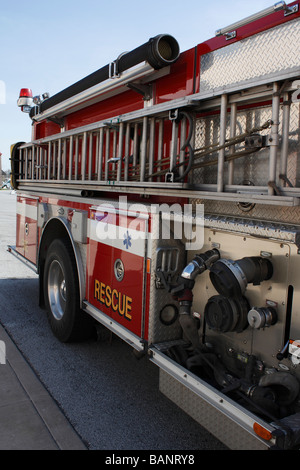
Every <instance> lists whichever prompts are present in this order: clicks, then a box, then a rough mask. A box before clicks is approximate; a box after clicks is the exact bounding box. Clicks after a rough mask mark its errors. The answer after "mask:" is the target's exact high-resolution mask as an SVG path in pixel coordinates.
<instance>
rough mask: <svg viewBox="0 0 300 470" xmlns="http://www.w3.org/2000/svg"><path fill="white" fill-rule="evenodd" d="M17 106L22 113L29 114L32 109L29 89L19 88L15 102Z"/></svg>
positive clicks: (31, 97)
mask: <svg viewBox="0 0 300 470" xmlns="http://www.w3.org/2000/svg"><path fill="white" fill-rule="evenodd" d="M17 103H18V106H19V107H20V108H21V111H23V112H24V113H29V112H30V110H31V108H32V103H33V96H32V91H31V90H30V88H21V91H20V95H19V99H18V101H17Z"/></svg>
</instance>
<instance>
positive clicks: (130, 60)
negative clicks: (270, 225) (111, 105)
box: [39, 34, 180, 112]
mask: <svg viewBox="0 0 300 470" xmlns="http://www.w3.org/2000/svg"><path fill="white" fill-rule="evenodd" d="M179 54H180V50H179V45H178V43H177V41H176V39H174V38H173V37H172V36H170V35H168V34H160V35H158V36H155V37H154V38H151V39H149V41H148V42H146V43H145V44H143V45H141V46H139V47H137V48H136V49H134V50H133V51H131V52H127V53H125V54H122V55H121V56H120V57H119V58H118V59H117V60H116V71H117V73H122V72H124V71H125V70H128V69H130V68H131V67H133V66H135V65H137V64H139V63H141V62H144V61H146V62H148V63H149V64H150V65H151V67H153V68H154V69H156V70H158V69H160V68H162V67H165V66H167V65H170V64H172V63H174V62H175V61H176V60H177V59H178V57H179ZM108 78H110V64H107V65H105V66H104V67H102V68H100V69H99V70H97V71H96V72H93V73H91V74H90V75H88V76H87V77H85V78H82V79H81V80H79V81H78V82H76V83H74V84H73V85H70V86H69V87H68V88H65V89H64V90H62V91H60V92H59V93H57V94H56V95H53V96H52V97H50V98H48V99H47V100H45V101H43V103H41V105H40V110H39V111H40V112H43V111H46V110H47V109H49V108H52V106H55V105H57V104H58V103H61V102H62V101H65V100H67V99H68V98H71V97H72V96H74V95H77V94H78V93H81V92H83V91H85V90H87V89H88V88H91V87H92V86H94V85H97V84H98V83H101V82H103V81H104V80H107V79H108Z"/></svg>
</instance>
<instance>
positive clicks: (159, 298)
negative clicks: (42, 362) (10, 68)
mask: <svg viewBox="0 0 300 470" xmlns="http://www.w3.org/2000/svg"><path fill="white" fill-rule="evenodd" d="M299 57H300V12H299V3H298V2H294V3H291V4H289V5H286V4H285V2H279V3H276V4H275V5H274V6H272V7H270V8H267V9H265V10H263V11H260V12H259V13H257V14H254V15H252V16H251V17H248V18H246V19H244V20H241V21H239V22H237V23H235V24H232V25H230V26H229V27H227V28H223V29H220V30H218V31H217V32H216V35H215V37H213V38H212V39H210V40H208V41H206V42H203V43H201V44H198V45H196V46H195V47H194V48H192V49H190V50H187V51H185V52H180V50H179V46H178V43H177V41H176V39H175V38H173V37H172V36H170V35H167V34H162V35H159V36H156V37H154V38H151V39H150V40H149V41H148V42H146V43H145V44H143V45H142V46H140V47H137V48H136V49H134V50H133V51H131V52H127V53H124V54H121V55H120V56H119V57H118V58H117V59H116V60H114V61H112V62H111V63H109V64H107V65H106V66H104V67H102V68H100V69H99V70H97V71H96V72H94V73H92V74H91V75H89V76H87V77H85V78H83V79H82V80H80V81H78V82H76V83H75V84H73V85H71V86H69V87H68V88H66V89H64V90H63V91H61V92H59V93H57V94H56V95H54V96H51V97H50V96H49V95H48V94H47V93H45V94H43V95H41V96H35V97H33V96H32V92H31V90H29V89H22V90H21V93H20V97H19V101H18V104H19V106H20V107H21V108H22V110H23V111H25V112H28V113H29V116H30V118H31V123H32V140H31V142H29V143H24V142H18V143H16V144H15V145H13V146H12V148H11V164H12V184H13V187H14V188H15V189H16V190H17V233H16V246H11V247H9V250H10V251H11V252H12V253H13V254H15V255H16V256H17V257H19V258H20V259H21V260H22V261H24V262H26V263H27V264H28V265H29V266H31V267H32V268H33V269H34V270H35V271H36V272H37V273H38V274H39V279H40V287H39V299H40V305H43V306H45V308H46V311H47V315H48V318H49V323H50V326H51V328H52V330H53V332H54V334H55V335H56V336H57V337H58V338H59V339H60V340H61V341H65V342H66V341H74V340H82V339H84V338H87V337H88V336H89V335H90V334H91V331H92V329H93V328H94V325H95V322H100V323H101V324H102V325H104V326H105V327H107V328H108V329H109V330H111V331H112V332H113V333H115V334H116V335H118V336H119V337H121V338H122V339H124V340H125V341H126V342H127V343H129V344H130V345H131V346H132V347H133V349H134V350H135V351H137V353H138V354H146V355H147V356H148V357H149V359H150V360H151V361H153V362H154V363H155V364H156V365H157V366H158V367H159V371H160V390H161V391H162V393H164V394H165V395H166V396H168V397H169V398H170V399H171V400H173V401H174V402H175V403H176V404H177V405H178V406H179V407H181V408H182V409H183V410H185V411H186V412H187V413H189V414H190V415H191V416H192V417H193V418H194V419H195V420H197V421H198V422H199V423H201V425H203V426H204V427H206V428H207V429H208V430H209V431H210V432H211V433H212V434H214V435H215V436H217V437H218V438H219V439H220V440H221V441H223V442H224V443H225V444H226V445H227V446H228V447H229V448H232V449H270V448H277V449H294V448H298V447H299V444H300V400H299V380H300V366H299V363H300V359H299V353H300V349H299V347H300V341H298V340H300V307H299V306H300V284H299V271H300V256H299V255H300V207H299V202H300V164H299V161H300V160H299V152H300V144H299V135H300V134H299V120H300V118H299V116H300V114H299V98H298V94H299V87H300V61H299Z"/></svg>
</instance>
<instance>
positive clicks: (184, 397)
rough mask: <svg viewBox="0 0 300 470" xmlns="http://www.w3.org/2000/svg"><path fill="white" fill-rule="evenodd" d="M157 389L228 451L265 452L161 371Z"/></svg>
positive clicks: (245, 433)
mask: <svg viewBox="0 0 300 470" xmlns="http://www.w3.org/2000/svg"><path fill="white" fill-rule="evenodd" d="M159 389H160V391H161V392H162V393H163V394H164V395H166V396H167V397H168V398H169V399H170V400H171V401H173V402H174V403H176V405H177V406H179V408H181V409H182V410H184V411H185V412H186V413H187V414H188V415H189V416H191V417H192V418H193V419H194V420H195V421H197V422H198V423H199V424H200V425H201V426H203V427H204V428H206V429H207V430H208V431H209V432H210V433H211V434H213V435H214V436H215V437H217V439H219V440H220V441H221V442H223V443H224V444H225V445H226V446H227V447H229V448H230V449H232V450H266V448H267V447H266V446H265V445H264V444H263V443H262V442H261V441H260V440H258V439H257V438H255V437H254V436H253V435H251V434H250V433H249V432H247V431H245V430H244V429H243V428H241V427H240V426H238V425H237V424H236V423H235V422H234V421H233V420H231V419H229V418H228V417H227V416H225V415H223V414H222V413H220V412H219V411H218V410H217V409H216V408H214V407H213V406H212V405H210V404H209V403H207V402H206V401H205V400H203V399H202V398H200V397H199V396H197V395H196V394H195V393H193V392H192V391H191V390H189V389H188V388H186V387H184V386H183V385H182V384H181V383H179V382H178V381H177V380H175V379H174V378H173V377H171V376H170V375H169V374H167V373H166V372H164V371H162V370H161V369H160V371H159Z"/></svg>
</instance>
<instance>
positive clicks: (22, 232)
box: [16, 196, 38, 264]
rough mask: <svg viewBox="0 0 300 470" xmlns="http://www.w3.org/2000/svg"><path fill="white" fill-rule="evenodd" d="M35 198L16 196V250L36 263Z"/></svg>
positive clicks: (36, 201)
mask: <svg viewBox="0 0 300 470" xmlns="http://www.w3.org/2000/svg"><path fill="white" fill-rule="evenodd" d="M37 203H38V200H37V198H34V197H27V196H18V198H17V222H16V223H17V225H16V230H17V232H16V250H17V251H18V253H20V254H21V255H22V256H24V257H25V258H26V259H28V261H30V262H31V263H33V264H36V254H37V233H38V232H37Z"/></svg>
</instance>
